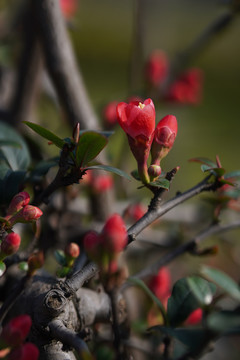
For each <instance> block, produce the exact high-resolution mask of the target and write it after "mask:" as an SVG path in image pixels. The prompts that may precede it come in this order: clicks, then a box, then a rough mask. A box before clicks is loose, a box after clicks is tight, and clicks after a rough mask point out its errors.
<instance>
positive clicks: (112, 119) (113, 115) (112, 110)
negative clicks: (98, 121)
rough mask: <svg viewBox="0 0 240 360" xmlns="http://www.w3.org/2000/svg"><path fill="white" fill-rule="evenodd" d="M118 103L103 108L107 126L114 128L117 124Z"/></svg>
mask: <svg viewBox="0 0 240 360" xmlns="http://www.w3.org/2000/svg"><path fill="white" fill-rule="evenodd" d="M117 104H118V103H117V101H111V102H110V103H108V104H107V105H106V106H105V107H104V108H103V120H104V122H105V123H106V125H110V126H113V125H115V124H116V123H117V110H116V109H117Z"/></svg>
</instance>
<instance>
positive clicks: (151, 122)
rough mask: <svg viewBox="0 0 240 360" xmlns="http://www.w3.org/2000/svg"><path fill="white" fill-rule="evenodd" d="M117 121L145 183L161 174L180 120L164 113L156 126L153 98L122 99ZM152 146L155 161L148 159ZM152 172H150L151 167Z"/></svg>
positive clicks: (118, 107) (118, 108)
mask: <svg viewBox="0 0 240 360" xmlns="http://www.w3.org/2000/svg"><path fill="white" fill-rule="evenodd" d="M117 116H118V122H119V124H120V126H121V127H122V129H123V130H124V131H125V133H126V134H127V136H128V142H129V146H130V148H131V151H132V153H133V155H134V157H135V159H136V160H137V163H138V173H139V176H140V178H141V180H142V182H143V183H144V184H148V183H149V182H150V181H152V180H154V178H156V177H158V176H159V175H160V174H161V168H151V165H158V166H159V165H160V161H161V159H162V158H163V157H164V156H166V155H167V153H168V152H169V150H170V149H171V148H172V146H173V143H174V140H175V137H176V135H177V120H176V117H175V116H173V115H167V116H165V117H164V118H163V119H162V120H160V122H159V123H158V125H157V127H156V129H155V107H154V104H153V102H152V100H151V99H147V100H145V101H144V102H143V103H141V102H134V101H133V102H130V103H129V104H126V103H124V102H121V103H120V104H118V106H117ZM150 150H151V155H152V161H151V165H150V168H149V169H148V165H147V161H148V157H149V153H150ZM148 170H149V171H150V173H149V171H148Z"/></svg>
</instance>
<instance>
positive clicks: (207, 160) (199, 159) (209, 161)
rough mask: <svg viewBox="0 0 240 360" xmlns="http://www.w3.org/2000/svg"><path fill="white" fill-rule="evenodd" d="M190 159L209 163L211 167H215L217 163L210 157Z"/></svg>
mask: <svg viewBox="0 0 240 360" xmlns="http://www.w3.org/2000/svg"><path fill="white" fill-rule="evenodd" d="M189 161H191V162H197V163H200V164H205V165H208V166H209V167H212V168H215V167H216V163H215V162H213V161H212V160H210V159H207V158H204V157H196V158H192V159H190V160H189Z"/></svg>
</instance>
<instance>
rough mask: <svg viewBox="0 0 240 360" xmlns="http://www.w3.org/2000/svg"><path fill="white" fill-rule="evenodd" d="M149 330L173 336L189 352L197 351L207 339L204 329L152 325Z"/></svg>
mask: <svg viewBox="0 0 240 360" xmlns="http://www.w3.org/2000/svg"><path fill="white" fill-rule="evenodd" d="M150 330H158V331H160V332H162V333H164V334H166V335H169V336H171V337H174V338H176V339H178V340H179V341H181V342H182V343H183V344H184V345H186V346H187V347H188V349H189V350H190V351H191V352H193V353H194V352H198V351H199V350H200V349H201V348H202V347H203V346H204V344H205V343H206V341H207V340H208V337H209V336H208V333H207V332H206V330H205V329H193V328H191V329H190V328H189V329H185V328H178V329H172V328H167V327H164V326H154V327H152V328H151V329H150Z"/></svg>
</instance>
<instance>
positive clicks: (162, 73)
mask: <svg viewBox="0 0 240 360" xmlns="http://www.w3.org/2000/svg"><path fill="white" fill-rule="evenodd" d="M168 69H169V63H168V59H167V56H166V54H165V53H164V52H163V51H161V50H155V51H153V52H152V54H151V55H150V57H149V59H148V61H147V63H146V67H145V77H146V79H147V81H148V82H149V83H150V84H151V85H153V86H157V85H160V84H161V83H162V82H163V81H164V80H165V79H166V77H167V74H168Z"/></svg>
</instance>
